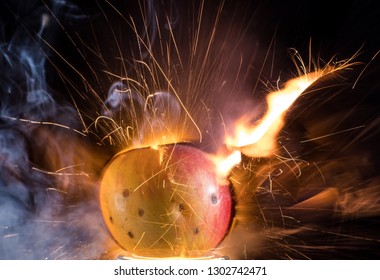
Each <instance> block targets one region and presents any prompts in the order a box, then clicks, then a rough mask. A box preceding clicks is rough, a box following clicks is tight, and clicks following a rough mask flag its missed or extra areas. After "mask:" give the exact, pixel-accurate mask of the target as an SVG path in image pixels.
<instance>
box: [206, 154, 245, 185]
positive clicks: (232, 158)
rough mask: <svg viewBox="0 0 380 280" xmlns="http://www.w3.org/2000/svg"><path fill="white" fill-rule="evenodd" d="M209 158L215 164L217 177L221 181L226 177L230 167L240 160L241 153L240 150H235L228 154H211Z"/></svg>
mask: <svg viewBox="0 0 380 280" xmlns="http://www.w3.org/2000/svg"><path fill="white" fill-rule="evenodd" d="M211 160H212V161H213V162H214V164H215V166H216V173H217V177H218V179H221V181H223V180H224V179H225V178H227V176H228V174H229V173H230V171H231V169H232V168H233V167H234V166H235V165H237V164H239V163H240V162H241V153H240V151H237V150H235V151H232V152H231V153H229V154H228V155H219V156H212V157H211Z"/></svg>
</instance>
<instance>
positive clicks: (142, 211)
mask: <svg viewBox="0 0 380 280" xmlns="http://www.w3.org/2000/svg"><path fill="white" fill-rule="evenodd" d="M138 213H139V217H142V216H144V213H145V211H144V210H143V209H141V208H139V210H138Z"/></svg>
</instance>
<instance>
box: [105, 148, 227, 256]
mask: <svg viewBox="0 0 380 280" xmlns="http://www.w3.org/2000/svg"><path fill="white" fill-rule="evenodd" d="M100 205H101V211H102V214H103V218H104V221H105V224H106V226H107V227H108V230H109V232H110V234H111V235H112V237H113V238H114V240H115V241H116V242H117V243H118V244H119V246H121V247H122V248H123V249H125V250H126V251H127V252H129V253H130V254H134V255H138V256H146V257H153V258H160V257H202V256H205V255H207V254H208V253H209V252H210V250H212V249H214V248H215V247H216V246H217V245H218V244H219V243H220V242H221V241H222V239H223V238H224V236H225V235H226V234H227V232H228V229H229V224H230V220H231V212H232V198H231V192H230V187H229V186H228V185H227V184H226V185H219V184H218V180H217V177H216V172H215V166H214V163H213V162H212V161H211V160H210V159H209V158H208V156H207V154H205V153H204V152H203V151H201V150H199V149H197V148H194V147H191V146H189V145H185V144H171V145H163V146H159V147H158V148H151V147H147V148H139V149H133V150H129V151H125V152H122V153H120V154H118V155H116V156H115V157H114V158H113V159H112V161H111V162H110V163H109V164H108V166H107V167H106V168H105V171H104V174H103V177H102V181H101V187H100Z"/></svg>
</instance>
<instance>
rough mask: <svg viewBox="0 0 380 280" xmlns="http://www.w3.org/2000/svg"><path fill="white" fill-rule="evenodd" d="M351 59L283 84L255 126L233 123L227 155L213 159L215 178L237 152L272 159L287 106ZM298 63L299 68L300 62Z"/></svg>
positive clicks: (237, 160) (270, 97)
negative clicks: (233, 133)
mask: <svg viewBox="0 0 380 280" xmlns="http://www.w3.org/2000/svg"><path fill="white" fill-rule="evenodd" d="M354 57H355V56H353V57H352V58H351V59H348V60H345V61H341V62H340V63H337V64H335V65H332V63H331V61H330V62H329V63H328V64H327V65H326V66H325V67H324V68H321V69H318V70H316V71H314V72H309V73H306V74H303V75H300V76H299V77H296V78H293V79H291V80H289V81H288V82H286V83H285V86H284V88H282V89H279V90H277V91H273V92H270V93H269V94H268V96H267V99H266V100H267V104H268V110H267V112H266V114H265V116H264V117H263V118H262V120H261V121H260V122H259V124H258V125H256V126H252V125H250V124H249V122H248V121H247V118H246V117H245V118H243V119H242V120H240V122H238V123H237V125H236V132H235V135H233V136H227V137H226V141H225V143H226V145H227V147H228V149H229V150H230V153H229V155H227V156H224V157H218V158H214V161H215V163H216V166H217V171H218V175H219V176H221V177H222V178H223V177H224V178H225V177H226V176H228V174H229V172H230V170H231V169H232V168H233V167H234V166H235V165H237V164H239V163H240V161H241V154H240V153H242V154H245V155H246V156H249V157H269V156H272V155H273V152H274V149H275V148H276V137H277V135H278V133H279V132H280V130H281V129H282V127H283V126H284V117H285V114H286V111H287V110H288V109H289V108H290V106H292V104H293V103H294V102H295V101H296V100H297V98H298V97H299V96H300V95H301V94H302V93H303V92H304V91H305V90H306V89H307V88H308V87H309V86H311V85H312V84H313V83H314V82H316V81H317V80H318V79H320V78H322V77H324V76H326V75H329V74H331V73H334V72H337V71H339V70H342V69H345V68H348V67H349V66H351V65H352V64H353V63H351V60H352V59H353V58H354ZM299 59H300V58H299ZM300 61H301V63H302V65H303V62H302V59H300ZM303 66H304V65H303ZM303 69H306V67H303ZM305 72H306V71H305Z"/></svg>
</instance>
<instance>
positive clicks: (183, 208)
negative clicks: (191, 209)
mask: <svg viewBox="0 0 380 280" xmlns="http://www.w3.org/2000/svg"><path fill="white" fill-rule="evenodd" d="M178 210H179V212H182V211H183V210H185V206H183V204H182V203H180V204H179V205H178Z"/></svg>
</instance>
